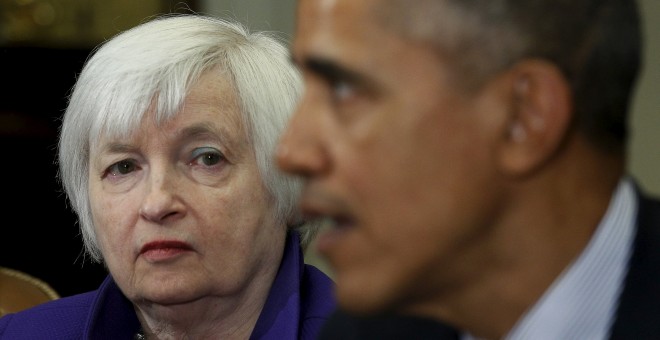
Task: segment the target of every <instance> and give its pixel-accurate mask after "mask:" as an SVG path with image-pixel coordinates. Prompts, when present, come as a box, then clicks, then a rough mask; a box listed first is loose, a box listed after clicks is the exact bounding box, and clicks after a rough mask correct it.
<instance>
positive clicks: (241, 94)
mask: <svg viewBox="0 0 660 340" xmlns="http://www.w3.org/2000/svg"><path fill="white" fill-rule="evenodd" d="M213 67H220V68H221V69H222V70H223V71H224V73H222V74H224V75H226V76H227V77H228V78H229V80H230V81H231V82H232V83H233V85H234V88H235V89H236V92H237V95H238V98H239V105H240V107H241V110H242V117H243V120H244V125H245V126H246V127H247V129H246V130H247V131H248V135H249V139H250V141H251V144H252V147H253V148H254V152H255V155H256V161H257V165H258V167H259V170H260V174H261V177H262V180H263V183H264V185H265V187H266V188H267V190H268V192H269V193H270V194H271V195H272V197H273V198H274V201H275V207H276V211H275V214H276V218H277V221H280V222H282V223H285V224H286V225H287V226H288V227H289V228H291V229H296V230H297V231H298V232H299V233H300V236H301V237H300V239H301V245H302V246H303V248H305V247H306V246H307V244H308V243H309V242H310V240H311V238H312V237H313V236H314V234H315V232H316V231H317V229H318V225H316V224H314V225H311V224H310V223H303V221H302V219H301V216H300V215H299V213H298V209H297V201H298V197H299V192H300V185H301V183H300V180H299V179H296V178H293V177H289V176H286V175H284V174H282V173H281V172H279V170H278V169H277V167H276V166H275V164H274V157H273V153H274V150H275V148H276V145H277V141H278V139H279V136H280V134H281V133H282V131H283V130H284V128H285V126H286V123H287V121H288V118H289V116H290V115H291V113H292V112H293V110H294V109H295V105H296V103H297V100H298V98H299V96H300V93H301V90H302V81H301V78H300V74H299V73H298V71H297V69H296V68H295V67H294V66H293V65H292V64H291V63H290V61H289V53H288V50H287V48H286V47H285V45H284V43H283V42H281V41H280V40H279V38H278V37H277V36H276V35H275V34H273V33H272V32H256V33H252V32H249V30H248V29H247V28H246V27H244V26H243V25H241V24H239V23H237V22H232V21H229V20H225V19H218V18H213V17H207V16H201V15H196V14H178V15H168V16H161V17H157V18H155V19H153V20H151V21H148V22H146V23H143V24H141V25H138V26H136V27H134V28H132V29H130V30H127V31H125V32H122V33H120V34H118V35H116V36H115V37H113V38H112V39H110V40H108V41H107V42H105V43H104V44H102V45H100V46H99V47H98V48H97V49H96V50H95V51H94V52H93V54H91V57H90V58H89V59H88V60H87V62H86V63H85V66H84V67H83V69H82V72H81V73H80V76H79V77H78V80H77V82H76V84H75V86H74V88H73V92H72V94H71V96H70V98H69V105H68V107H67V109H66V112H65V113H64V118H63V122H62V126H61V130H60V137H59V169H60V172H59V176H60V179H61V181H62V184H63V186H64V189H65V191H66V194H67V196H68V198H69V201H70V202H71V205H72V208H73V209H74V210H75V212H76V213H77V215H78V219H79V221H78V222H79V226H80V230H81V233H82V237H83V242H84V245H85V250H86V251H87V253H88V254H89V255H90V256H91V258H92V259H93V260H95V261H101V260H102V256H101V252H100V249H99V246H98V243H97V237H96V229H95V227H94V224H93V219H92V212H91V208H90V201H89V191H88V185H89V161H90V149H91V146H94V145H96V143H98V138H99V136H100V135H102V134H107V135H110V136H124V137H127V136H130V135H132V134H133V133H135V132H136V131H137V129H138V127H139V125H140V122H141V120H142V117H143V116H144V114H145V112H146V111H147V108H148V107H149V106H150V105H152V104H155V105H156V111H157V113H156V119H157V121H158V123H162V122H164V121H167V120H168V119H170V118H172V117H173V116H174V115H176V114H177V113H178V112H179V108H180V107H181V105H182V103H183V101H184V99H185V97H186V94H187V92H188V90H189V89H190V87H191V86H192V85H193V84H194V83H195V82H196V81H197V79H198V78H199V77H200V75H201V74H202V73H204V72H205V71H207V70H209V69H211V68H213Z"/></svg>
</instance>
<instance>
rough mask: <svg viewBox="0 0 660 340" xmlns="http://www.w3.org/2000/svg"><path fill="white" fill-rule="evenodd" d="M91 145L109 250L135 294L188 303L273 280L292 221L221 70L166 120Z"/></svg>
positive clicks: (119, 277) (95, 199) (97, 205)
mask: <svg viewBox="0 0 660 340" xmlns="http://www.w3.org/2000/svg"><path fill="white" fill-rule="evenodd" d="M138 131H139V133H137V134H135V135H134V136H133V137H132V138H129V139H112V138H106V137H102V138H101V140H100V143H99V144H98V145H96V146H95V147H94V148H93V149H92V152H91V166H90V183H89V185H90V188H89V190H90V201H91V206H92V213H93V217H94V223H95V226H96V228H97V235H98V240H99V244H100V247H101V251H102V254H103V258H104V260H105V261H106V263H107V266H108V268H109V270H110V272H111V273H112V275H113V277H114V279H115V280H116V281H117V283H118V285H119V287H120V288H121V289H122V291H123V292H124V293H125V294H126V295H127V296H128V297H129V299H131V300H132V301H144V300H146V301H147V302H155V303H157V304H184V303H186V302H191V301H198V300H200V299H202V298H204V297H235V296H241V295H244V296H250V294H249V292H250V291H251V290H252V289H254V287H255V286H257V285H267V287H270V284H271V281H272V278H273V277H274V275H275V273H276V271H277V268H278V267H279V262H280V259H281V256H282V249H283V247H284V240H285V232H286V230H285V226H283V225H276V222H275V220H274V218H273V216H274V214H273V204H272V201H271V198H270V196H269V195H268V193H267V192H266V190H265V188H264V186H263V185H262V181H261V179H260V175H259V171H258V168H257V165H256V163H255V156H254V154H253V151H252V147H251V145H250V142H249V140H248V137H247V135H246V131H245V129H244V127H243V125H242V123H241V113H240V112H239V109H238V106H237V99H236V96H235V91H234V89H233V88H232V86H231V85H230V83H228V82H227V81H226V80H225V79H222V78H221V76H219V74H218V73H217V72H213V73H207V74H205V75H204V76H203V77H202V78H201V79H200V81H199V82H198V83H197V84H196V85H195V86H194V87H193V88H192V90H191V91H190V93H189V95H188V97H187V98H186V100H185V103H184V105H183V108H182V110H181V111H180V112H179V114H178V115H177V116H176V117H175V118H174V119H173V120H170V121H168V122H166V123H165V124H163V125H161V126H156V125H155V124H154V117H153V114H152V113H147V114H146V115H145V117H144V119H143V121H142V123H141V126H140V128H139V130H138Z"/></svg>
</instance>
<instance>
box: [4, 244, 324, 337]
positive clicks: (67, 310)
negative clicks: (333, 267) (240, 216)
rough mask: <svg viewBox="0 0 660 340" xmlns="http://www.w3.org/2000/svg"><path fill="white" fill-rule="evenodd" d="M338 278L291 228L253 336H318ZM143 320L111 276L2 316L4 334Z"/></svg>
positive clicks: (133, 325) (84, 331)
mask: <svg viewBox="0 0 660 340" xmlns="http://www.w3.org/2000/svg"><path fill="white" fill-rule="evenodd" d="M332 286H333V282H332V281H331V280H330V278H329V277H328V276H327V275H325V274H324V273H322V272H321V271H320V270H318V269H317V268H315V267H313V266H310V265H307V264H305V263H304V258H303V254H302V250H301V248H300V244H299V238H298V234H297V233H289V235H288V236H287V240H286V246H285V249H284V255H283V257H282V263H281V264H280V268H279V271H278V273H277V276H276V277H275V281H274V282H273V286H272V287H271V289H270V293H269V295H268V298H267V300H266V304H265V305H264V308H263V310H262V311H261V315H259V319H258V320H257V324H256V325H255V328H254V330H253V331H252V335H251V336H250V339H263V340H266V339H273V340H286V339H292V340H293V339H310V340H312V339H315V338H316V335H317V333H318V331H319V329H320V328H321V326H322V324H323V323H324V322H325V320H326V319H327V318H328V315H329V314H330V313H331V312H332V310H333V309H334V308H335V300H334V298H333V295H332ZM139 327H140V324H139V322H138V319H137V316H136V314H135V311H134V309H133V305H132V304H131V303H130V302H129V301H128V300H127V299H126V297H125V296H124V295H123V294H122V292H121V291H120V290H119V288H118V287H117V285H116V283H115V282H114V280H113V279H112V277H111V276H108V277H107V278H106V279H105V280H104V281H103V283H102V284H101V286H100V287H99V289H97V290H95V291H92V292H87V293H83V294H78V295H74V296H70V297H63V298H60V299H57V300H54V301H50V302H47V303H44V304H41V305H39V306H36V307H33V308H30V309H27V310H24V311H21V312H18V313H14V314H8V315H5V316H3V317H2V318H0V339H12V340H20V339H31V340H34V339H93V340H98V339H115V340H116V339H127V340H132V339H133V336H134V334H135V333H136V332H137V331H138V329H139Z"/></svg>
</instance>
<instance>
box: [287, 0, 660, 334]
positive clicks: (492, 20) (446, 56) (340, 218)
mask: <svg viewBox="0 0 660 340" xmlns="http://www.w3.org/2000/svg"><path fill="white" fill-rule="evenodd" d="M297 14H298V16H297V18H298V19H297V29H296V36H295V40H294V44H293V52H292V54H293V60H294V62H295V63H296V64H297V65H298V66H299V67H300V68H301V69H302V71H303V74H304V78H305V82H306V85H305V86H306V91H305V95H304V97H303V99H302V101H301V103H300V105H299V108H298V110H297V112H296V113H295V115H294V116H293V118H292V120H291V122H290V126H289V130H288V132H287V133H286V134H285V136H284V137H283V139H282V140H281V143H280V146H279V150H278V164H279V165H280V167H281V168H282V169H283V170H285V171H287V172H289V173H292V174H296V175H299V176H302V177H304V178H305V180H306V187H305V191H304V194H303V199H302V208H303V210H304V211H305V213H306V214H307V215H308V216H309V217H319V218H320V217H324V218H327V219H329V220H330V221H331V222H332V224H333V228H331V230H329V231H328V232H326V233H325V234H322V235H321V236H320V238H319V240H318V248H319V251H320V252H321V253H322V254H323V255H324V256H325V257H326V258H327V259H328V260H329V262H330V264H331V265H332V267H333V270H334V273H335V280H336V284H337V287H336V294H337V296H338V299H339V303H340V306H341V309H342V310H343V312H339V313H337V314H336V315H335V318H334V320H333V321H330V323H329V324H328V325H327V326H326V328H325V332H324V335H323V336H325V337H327V338H333V337H335V338H351V336H352V337H353V338H365V337H368V336H369V335H370V334H369V332H379V330H380V331H381V332H383V331H382V330H383V329H386V330H387V331H386V332H385V333H387V334H388V335H392V334H396V329H397V326H396V325H397V324H400V325H401V327H400V328H398V329H399V330H402V331H401V332H400V333H401V334H406V335H408V336H409V338H416V337H415V334H416V332H419V334H425V335H430V336H432V335H433V334H434V333H435V332H437V334H436V335H437V336H440V333H443V332H444V331H446V329H445V328H443V327H442V325H443V324H447V325H450V326H452V327H453V328H454V329H456V330H457V333H458V334H445V335H446V336H463V337H468V338H469V337H479V338H488V339H498V338H511V339H514V338H522V339H541V338H543V339H601V338H607V337H613V338H635V339H640V338H648V337H651V336H657V335H658V334H660V293H659V292H660V290H659V289H658V286H659V284H660V230H659V229H658V226H659V225H660V205H659V204H658V202H656V201H654V200H651V199H650V198H648V197H647V196H645V195H644V194H643V193H642V190H641V188H640V187H639V186H638V185H637V184H636V183H635V180H634V179H633V178H631V177H630V176H629V174H628V173H627V171H626V169H625V160H626V153H625V151H626V141H627V137H628V133H627V124H626V121H627V112H628V106H629V102H630V98H631V94H632V90H633V88H634V84H635V81H636V78H637V74H638V70H639V67H640V50H641V46H640V32H639V30H640V27H639V17H638V12H637V7H636V3H635V2H634V1H631V0H570V1H569V0H565V1H557V0H552V1H550V0H537V1H529V0H525V1H513V0H488V1H465V0H460V1H459V0H419V1H415V2H409V1H405V0H363V1H353V0H323V1H321V0H300V1H299V3H298V13H297ZM376 315H377V316H378V317H376ZM430 320H433V322H429V321H430ZM435 321H438V323H436V322H435ZM443 334H444V333H443ZM371 335H373V334H371Z"/></svg>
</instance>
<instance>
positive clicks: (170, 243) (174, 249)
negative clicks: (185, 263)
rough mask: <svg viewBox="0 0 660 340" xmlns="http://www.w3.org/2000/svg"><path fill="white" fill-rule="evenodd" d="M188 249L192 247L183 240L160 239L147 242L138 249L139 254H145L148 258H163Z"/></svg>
mask: <svg viewBox="0 0 660 340" xmlns="http://www.w3.org/2000/svg"><path fill="white" fill-rule="evenodd" d="M189 250H192V247H191V246H190V245H189V244H187V243H185V242H181V241H174V240H162V241H154V242H149V243H147V244H145V245H144V246H142V249H140V255H142V256H145V257H147V258H149V259H150V260H164V259H167V258H170V257H172V256H175V255H177V254H180V253H182V252H186V251H189Z"/></svg>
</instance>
